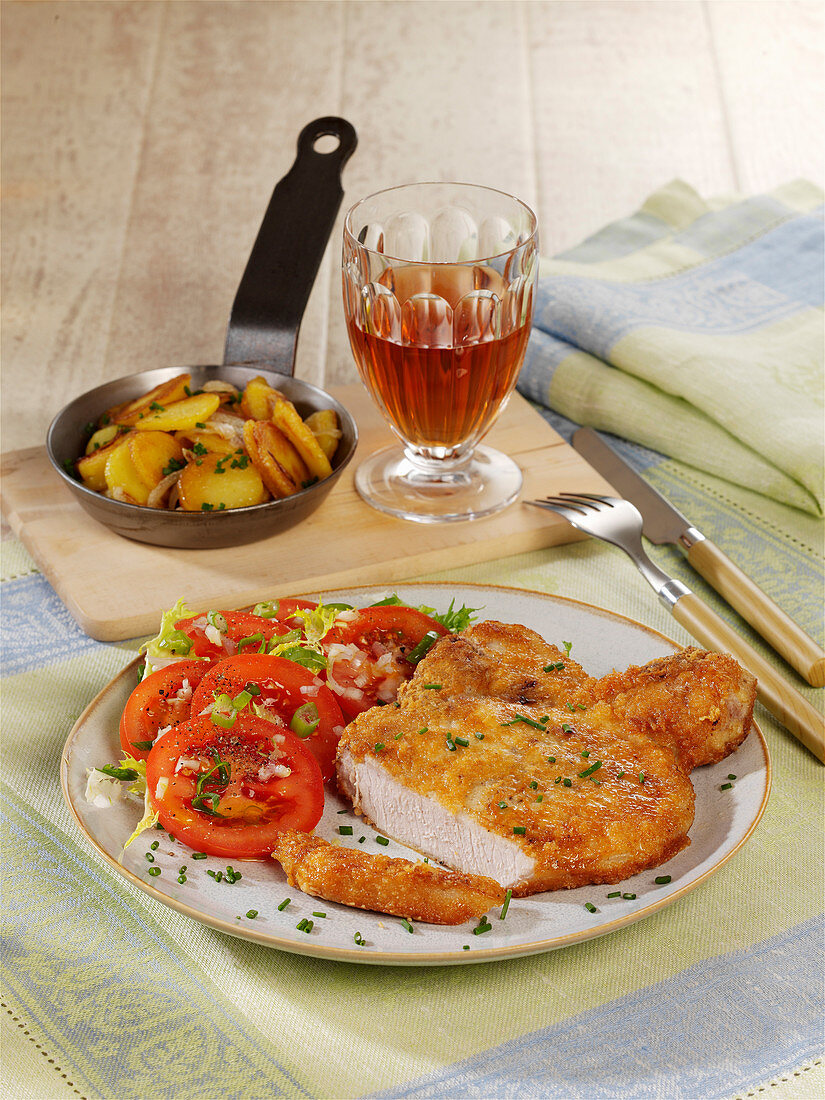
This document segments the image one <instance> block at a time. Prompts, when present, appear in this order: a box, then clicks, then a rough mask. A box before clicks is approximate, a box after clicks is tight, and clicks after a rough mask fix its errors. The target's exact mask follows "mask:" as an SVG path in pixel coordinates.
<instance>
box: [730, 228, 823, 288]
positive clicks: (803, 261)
mask: <svg viewBox="0 0 825 1100" xmlns="http://www.w3.org/2000/svg"><path fill="white" fill-rule="evenodd" d="M824 229H825V227H823V221H822V215H821V214H820V215H819V216H817V215H815V214H800V215H797V217H795V218H791V219H789V220H788V221H786V222H783V224H782V225H779V226H777V227H776V228H775V229H774V230H772V231H771V232H770V233H766V234H765V235H764V236H760V237H758V238H757V239H756V240H755V241H751V243H750V244H747V245H745V246H743V247H742V248H740V249H738V250H737V251H735V252H731V253H729V254H728V255H727V256H721V257H720V258H719V259H718V260H717V261H715V262H714V264H713V270H714V272H715V274H716V277H717V279H718V280H719V282H720V284H724V283H725V282H726V281H727V280H728V278H731V279H735V278H736V276H737V275H738V274H739V273H740V272H741V273H743V274H745V275H747V277H748V278H749V279H752V280H753V281H754V282H756V283H760V284H761V285H762V286H766V287H770V288H771V289H772V290H775V291H777V293H779V294H782V295H784V296H785V297H786V298H788V299H789V300H790V301H792V302H800V303H804V304H805V305H807V306H812V307H814V308H816V307H818V306H821V305H822V304H823V300H824V299H825V267H823V260H825V256H823V252H824V251H825V249H823V244H825V235H824V234H823V230H824ZM708 266H709V267H710V265H708Z"/></svg>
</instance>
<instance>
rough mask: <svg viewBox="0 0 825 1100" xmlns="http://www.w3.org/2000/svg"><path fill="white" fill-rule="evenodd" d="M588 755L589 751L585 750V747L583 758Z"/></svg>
mask: <svg viewBox="0 0 825 1100" xmlns="http://www.w3.org/2000/svg"><path fill="white" fill-rule="evenodd" d="M589 755H590V753H589V752H588V751H587V749H585V750H584V752H583V753H582V756H583V757H584V758H585V760H586V759H587V757H588V756H589Z"/></svg>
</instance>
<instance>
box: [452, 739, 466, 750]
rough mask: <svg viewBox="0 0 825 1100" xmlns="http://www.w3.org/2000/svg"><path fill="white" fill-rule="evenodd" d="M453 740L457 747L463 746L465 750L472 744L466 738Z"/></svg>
mask: <svg viewBox="0 0 825 1100" xmlns="http://www.w3.org/2000/svg"><path fill="white" fill-rule="evenodd" d="M453 740H454V741H455V743H456V744H457V745H462V746H463V747H464V748H465V749H466V748H467V746H468V745H469V744H470V742H469V741H468V740H467V738H466V737H454V738H453Z"/></svg>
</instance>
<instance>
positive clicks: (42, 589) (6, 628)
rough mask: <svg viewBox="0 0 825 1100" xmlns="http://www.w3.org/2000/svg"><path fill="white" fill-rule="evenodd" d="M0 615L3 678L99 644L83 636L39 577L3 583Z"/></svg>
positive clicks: (0, 653)
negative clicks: (0, 624) (0, 618)
mask: <svg viewBox="0 0 825 1100" xmlns="http://www.w3.org/2000/svg"><path fill="white" fill-rule="evenodd" d="M2 612H3V630H2V637H1V638H0V662H1V663H2V669H3V674H4V675H5V676H9V675H12V674H14V673H17V672H28V671H29V670H30V669H35V668H40V667H42V666H43V665H50V664H53V663H54V662H55V661H59V660H63V659H65V658H67V657H74V656H76V655H77V654H78V653H85V652H86V651H87V650H90V649H94V648H95V646H97V645H99V644H100V643H99V642H96V641H95V640H94V639H93V638H90V637H89V636H88V635H87V634H84V633H83V631H82V630H81V629H80V627H79V626H78V625H77V623H76V622H75V621H74V619H73V618H72V617H71V615H70V614H69V612H68V610H67V609H66V607H65V606H64V604H63V603H62V602H61V600H60V599H59V597H58V595H57V593H56V592H55V590H54V589H53V588H52V586H51V585H50V584H49V582H48V581H47V580H46V578H45V577H44V576H43V575H42V574H40V573H36V574H34V575H33V576H28V577H19V578H17V579H16V580H11V581H6V582H5V583H4V585H3V589H2Z"/></svg>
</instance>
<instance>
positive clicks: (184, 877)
mask: <svg viewBox="0 0 825 1100" xmlns="http://www.w3.org/2000/svg"><path fill="white" fill-rule="evenodd" d="M178 882H179V883H180V884H181V886H183V884H184V882H186V875H178Z"/></svg>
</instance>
